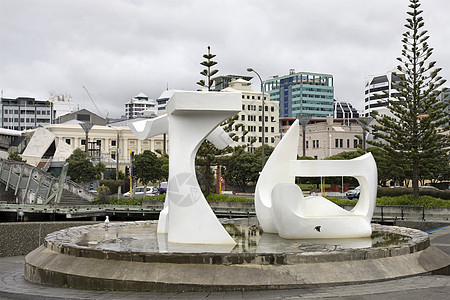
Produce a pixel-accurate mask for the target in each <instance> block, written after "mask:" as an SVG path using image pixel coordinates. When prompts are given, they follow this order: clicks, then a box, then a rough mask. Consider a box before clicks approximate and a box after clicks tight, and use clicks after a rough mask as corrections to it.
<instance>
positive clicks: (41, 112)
mask: <svg viewBox="0 0 450 300" xmlns="http://www.w3.org/2000/svg"><path fill="white" fill-rule="evenodd" d="M4 112H5V115H8V114H10V115H18V114H19V110H18V109H5V110H4ZM35 113H36V115H50V111H49V110H36V111H34V110H27V111H25V110H21V111H20V114H21V115H25V114H29V115H34V114H35Z"/></svg>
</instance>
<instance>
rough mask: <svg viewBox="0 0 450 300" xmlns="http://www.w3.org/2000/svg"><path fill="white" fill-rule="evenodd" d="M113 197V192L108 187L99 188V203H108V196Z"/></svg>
mask: <svg viewBox="0 0 450 300" xmlns="http://www.w3.org/2000/svg"><path fill="white" fill-rule="evenodd" d="M109 195H111V190H110V189H109V187H107V186H104V185H102V186H99V187H98V188H97V201H98V202H99V203H101V204H106V203H108V196H109Z"/></svg>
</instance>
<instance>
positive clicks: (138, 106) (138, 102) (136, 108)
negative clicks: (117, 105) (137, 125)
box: [125, 93, 158, 119]
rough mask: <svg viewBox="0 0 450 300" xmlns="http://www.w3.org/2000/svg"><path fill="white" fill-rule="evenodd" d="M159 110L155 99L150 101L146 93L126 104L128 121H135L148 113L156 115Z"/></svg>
mask: <svg viewBox="0 0 450 300" xmlns="http://www.w3.org/2000/svg"><path fill="white" fill-rule="evenodd" d="M157 110H158V107H157V103H156V102H155V101H154V100H153V99H149V97H148V96H147V95H145V94H144V93H139V95H137V96H135V97H134V98H132V99H131V100H130V101H128V102H127V103H126V104H125V116H126V118H127V119H134V118H137V117H141V116H143V115H144V114H148V113H150V114H151V113H153V114H154V115H156V112H157Z"/></svg>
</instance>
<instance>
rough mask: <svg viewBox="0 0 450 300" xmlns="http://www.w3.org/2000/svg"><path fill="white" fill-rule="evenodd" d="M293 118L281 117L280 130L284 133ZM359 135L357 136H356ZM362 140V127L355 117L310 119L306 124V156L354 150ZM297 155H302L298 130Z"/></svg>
mask: <svg viewBox="0 0 450 300" xmlns="http://www.w3.org/2000/svg"><path fill="white" fill-rule="evenodd" d="M294 121H295V118H281V119H280V124H281V132H282V134H285V133H286V131H287V130H288V129H289V127H290V126H291V125H292V123H294ZM358 137H359V138H358ZM361 140H362V128H361V126H360V125H358V123H357V122H356V120H355V119H350V120H348V119H335V118H333V117H332V116H328V117H326V118H325V119H318V118H316V119H311V121H310V122H309V123H308V125H306V134H305V141H306V143H305V144H306V147H305V148H306V151H305V153H306V156H310V157H314V158H315V159H324V158H327V157H330V156H332V155H336V154H339V153H341V152H346V151H355V150H357V149H358V148H359V145H360V144H361ZM297 155H299V156H302V155H303V132H302V130H300V135H299V143H298V150H297Z"/></svg>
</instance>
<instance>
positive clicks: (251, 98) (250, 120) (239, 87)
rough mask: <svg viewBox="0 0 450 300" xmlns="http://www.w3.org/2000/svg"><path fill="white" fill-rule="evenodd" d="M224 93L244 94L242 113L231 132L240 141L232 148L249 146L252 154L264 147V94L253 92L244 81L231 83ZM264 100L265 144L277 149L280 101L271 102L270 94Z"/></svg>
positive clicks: (239, 80) (265, 95)
mask: <svg viewBox="0 0 450 300" xmlns="http://www.w3.org/2000/svg"><path fill="white" fill-rule="evenodd" d="M222 91H223V92H241V93H242V111H241V112H240V113H239V114H238V119H237V120H236V122H235V124H234V125H233V128H232V130H231V132H232V133H235V135H236V136H237V137H238V140H237V141H236V142H234V143H233V144H232V145H231V146H233V147H234V146H242V145H248V147H247V148H246V150H247V151H248V152H251V153H252V152H253V151H254V150H255V148H257V147H261V145H262V130H263V129H262V93H261V92H259V91H254V90H252V87H251V83H250V82H249V81H247V80H244V79H236V80H234V81H232V82H230V84H229V86H228V87H227V88H225V89H223V90H222ZM264 99H265V100H264V101H265V102H264V107H265V108H264V119H265V124H264V127H265V129H264V130H265V131H264V135H265V144H266V145H269V146H272V147H275V140H276V137H277V136H279V134H280V129H279V122H278V120H279V112H278V101H271V100H270V96H269V94H264Z"/></svg>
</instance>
